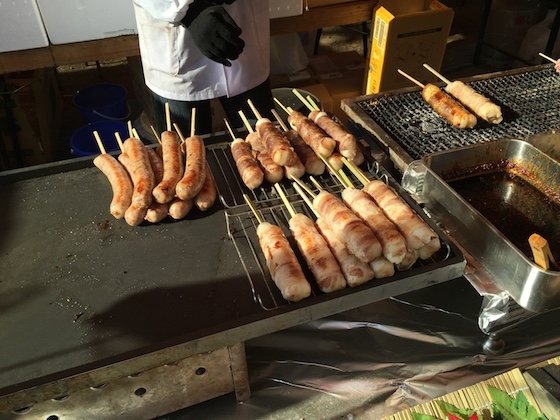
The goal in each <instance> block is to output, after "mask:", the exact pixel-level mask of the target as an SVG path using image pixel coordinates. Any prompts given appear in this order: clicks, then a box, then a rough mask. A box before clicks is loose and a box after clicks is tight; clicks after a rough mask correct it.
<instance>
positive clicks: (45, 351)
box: [0, 136, 465, 398]
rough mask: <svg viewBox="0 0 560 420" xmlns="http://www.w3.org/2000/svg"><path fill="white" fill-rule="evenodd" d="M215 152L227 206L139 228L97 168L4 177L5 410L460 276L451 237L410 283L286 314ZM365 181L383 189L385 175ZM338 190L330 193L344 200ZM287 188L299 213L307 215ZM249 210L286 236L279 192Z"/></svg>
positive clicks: (380, 283) (1, 368) (0, 381)
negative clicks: (63, 384) (113, 207)
mask: <svg viewBox="0 0 560 420" xmlns="http://www.w3.org/2000/svg"><path fill="white" fill-rule="evenodd" d="M215 140H219V138H218V137H217V136H216V139H215ZM207 149H208V154H207V156H208V162H209V165H210V167H211V169H212V172H213V174H214V175H215V178H216V182H217V185H218V189H219V191H220V194H221V195H222V197H221V201H222V204H223V206H220V205H216V206H215V208H213V209H211V210H210V211H209V212H208V214H204V215H202V214H200V213H198V212H196V211H194V212H193V213H192V214H190V215H189V216H188V217H187V218H186V219H184V220H181V221H164V222H162V223H159V224H154V225H149V226H141V227H137V228H131V227H129V226H128V225H126V223H124V221H119V220H113V219H112V218H111V217H110V215H109V213H108V204H109V201H110V196H111V192H110V188H108V183H107V181H106V180H105V179H104V177H103V175H102V174H101V173H100V171H98V170H97V169H96V168H94V167H92V166H93V165H92V163H91V159H75V160H70V161H64V162H59V163H56V164H53V165H45V166H40V167H34V168H31V169H29V170H22V171H15V172H14V173H3V174H1V176H0V198H2V202H3V203H4V204H5V205H4V206H3V207H2V215H3V220H6V221H7V223H6V224H4V225H3V226H2V229H1V230H2V235H0V238H1V239H0V251H1V252H0V273H2V279H1V280H2V281H0V295H1V296H3V301H2V302H3V303H2V311H0V327H1V328H0V350H1V352H0V353H2V354H3V355H4V356H6V357H3V358H2V359H1V360H2V361H1V362H0V372H1V373H2V375H0V398H1V397H2V396H5V395H9V394H11V393H12V392H16V391H21V390H25V391H27V390H29V389H39V388H36V387H38V386H40V385H43V384H46V383H49V382H52V381H66V378H68V377H75V376H76V375H78V376H80V379H81V382H80V383H79V384H78V385H80V384H81V385H82V386H83V385H84V384H88V385H95V383H93V381H94V379H96V382H98V383H99V380H100V378H103V380H102V382H106V381H110V380H112V379H114V378H115V377H118V375H123V374H131V373H134V372H140V371H143V370H146V369H148V368H151V367H157V366H161V365H163V364H165V363H170V362H173V361H176V360H178V359H179V358H183V357H188V356H190V355H192V354H197V353H200V352H204V351H210V350H213V349H216V348H220V347H223V346H226V345H231V344H234V343H237V342H239V341H245V340H247V339H250V338H254V337H258V336H261V335H265V334H268V333H270V332H274V331H278V330H280V329H283V328H288V327H290V326H294V325H298V324H301V323H304V322H308V321H311V320H313V319H318V318H322V317H325V316H328V315H332V314H334V313H338V312H341V311H344V310H348V309H351V308H355V307H358V306H362V305H365V304H367V303H371V302H374V301H377V300H380V299H385V298H388V297H391V296H396V295H399V294H403V293H406V292H409V291H412V290H417V289H419V288H424V287H428V286H430V285H433V284H436V283H440V282H444V281H447V280H451V279H453V278H457V277H459V276H461V275H462V273H463V268H464V266H465V260H464V257H463V255H462V254H461V252H460V251H459V250H458V248H456V247H455V246H454V245H453V244H452V243H450V242H449V240H448V239H447V238H445V237H444V236H442V242H443V243H444V247H443V249H442V251H441V253H438V254H437V255H435V256H434V257H433V258H432V259H430V260H429V261H425V262H421V263H420V262H419V263H418V264H416V265H415V266H414V267H412V268H411V269H410V270H408V271H403V272H398V273H397V274H395V275H394V276H393V277H391V278H386V279H378V280H377V281H371V282H370V283H368V284H366V285H363V286H360V287H356V288H352V289H351V288H346V289H345V290H341V291H338V292H335V293H331V294H324V293H321V292H319V291H315V293H314V295H313V296H311V297H310V298H308V299H304V300H303V301H300V302H297V303H295V304H291V303H288V302H286V301H284V300H283V299H282V298H281V297H280V296H279V293H278V291H277V289H276V287H275V286H274V284H273V283H272V281H271V279H270V275H269V273H268V269H267V268H266V264H265V263H264V261H263V256H262V252H261V251H260V249H259V248H258V239H257V237H256V231H255V228H256V219H255V217H254V215H253V214H252V213H251V212H250V211H249V208H248V206H247V205H245V204H244V202H243V201H240V197H242V193H243V192H244V190H243V189H242V188H239V180H238V175H237V174H236V173H234V172H232V171H231V169H232V168H233V166H232V164H231V161H230V159H231V153H230V151H229V143H217V142H215V143H214V144H213V143H212V142H210V143H209V145H208V146H207ZM367 171H368V175H369V176H370V177H378V178H382V179H385V180H388V178H385V177H383V173H382V172H383V170H382V168H380V167H379V166H378V165H377V166H376V165H375V164H372V166H370V167H368V169H367ZM329 178H330V177H328V176H325V177H324V178H323V179H322V180H321V183H322V185H324V186H325V187H327V188H328V189H329V190H331V191H335V190H336V188H339V189H340V184H338V185H337V184H336V183H335V181H334V180H333V179H332V178H331V179H329ZM391 182H393V183H394V180H392V181H391ZM282 184H283V188H285V189H286V192H287V195H288V197H289V198H290V201H291V202H293V204H294V205H295V206H296V208H297V209H298V211H308V210H305V209H304V207H305V206H304V205H303V203H302V200H301V199H298V198H297V197H296V195H295V191H294V190H293V189H292V188H293V187H291V186H290V185H289V183H288V182H283V183H282ZM356 185H358V184H356ZM393 186H394V187H396V188H400V187H399V186H398V185H397V184H395V183H394V184H393ZM399 191H400V192H401V193H402V194H404V198H405V199H407V200H409V204H411V203H412V204H413V205H414V203H413V202H412V199H411V198H410V197H408V196H407V195H406V193H405V192H404V191H403V190H402V189H399ZM251 197H252V199H253V200H254V201H255V202H256V204H257V206H258V208H259V211H260V212H261V214H262V215H263V217H264V218H265V219H266V220H269V221H271V222H273V223H277V224H278V225H280V226H281V228H282V229H283V230H284V231H285V233H286V234H287V235H289V231H288V229H287V226H286V220H287V211H286V208H285V206H283V205H282V202H281V201H280V199H279V198H278V197H276V196H274V195H272V194H271V186H270V185H265V186H264V187H263V188H259V189H257V190H255V191H253V192H252V195H251ZM416 209H417V210H420V209H419V207H418V206H417V205H416ZM424 216H426V215H425V214H424ZM427 221H428V222H429V223H430V224H431V225H432V227H433V228H434V229H435V230H436V232H438V233H439V234H440V235H443V234H442V233H441V231H440V230H439V229H438V228H437V226H435V225H434V222H432V221H431V220H427ZM296 252H297V251H296ZM88 372H95V375H96V378H93V377H89V376H87V377H86V375H87V373H88ZM88 381H90V382H92V383H91V384H90V383H89V382H88ZM67 385H68V386H69V387H70V386H72V385H71V383H70V382H68V383H67ZM24 394H25V392H24ZM45 395H47V394H45ZM54 396H56V395H54Z"/></svg>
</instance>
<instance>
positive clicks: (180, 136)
mask: <svg viewBox="0 0 560 420" xmlns="http://www.w3.org/2000/svg"><path fill="white" fill-rule="evenodd" d="M173 128H174V129H175V131H176V132H177V135H178V136H179V140H181V143H184V142H185V136H184V135H183V132H182V131H181V129H180V128H179V126H178V125H177V124H176V123H173Z"/></svg>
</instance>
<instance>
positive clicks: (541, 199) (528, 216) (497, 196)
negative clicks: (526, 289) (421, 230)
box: [448, 170, 560, 261]
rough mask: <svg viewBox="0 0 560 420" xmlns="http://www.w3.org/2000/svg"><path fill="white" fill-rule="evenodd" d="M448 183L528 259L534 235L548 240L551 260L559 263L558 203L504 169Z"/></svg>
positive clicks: (559, 211)
mask: <svg viewBox="0 0 560 420" xmlns="http://www.w3.org/2000/svg"><path fill="white" fill-rule="evenodd" d="M448 184H449V185H450V186H451V187H452V188H453V189H454V190H455V191H456V192H457V193H458V194H459V195H460V196H461V197H463V199H465V200H466V201H467V202H468V203H469V204H470V205H472V206H473V207H474V208H475V209H476V210H478V211H479V212H480V213H481V214H482V215H483V216H484V217H485V218H486V219H488V221H490V223H492V224H493V225H494V226H495V227H496V228H497V229H498V230H499V231H500V232H501V233H502V234H503V235H504V236H505V237H506V238H508V239H509V240H510V242H512V243H513V244H514V245H515V246H516V247H517V248H518V249H519V250H520V251H521V252H523V253H524V254H525V255H526V256H527V257H528V258H529V259H530V260H533V254H532V252H531V246H530V245H529V241H528V239H529V236H531V234H533V233H538V234H540V235H541V236H543V237H544V238H545V239H546V240H547V241H548V244H549V246H550V249H551V251H552V255H553V256H554V259H555V260H556V261H559V254H560V221H559V218H560V203H558V202H557V201H554V200H552V199H551V198H550V197H548V196H547V195H546V194H544V193H543V192H542V191H540V190H539V189H537V188H536V187H535V186H533V185H531V183H529V182H528V181H526V180H525V179H523V178H522V177H520V176H517V175H514V174H512V173H510V172H508V171H506V170H499V171H496V172H490V173H483V174H479V175H475V176H469V177H468V178H463V179H458V180H452V181H448Z"/></svg>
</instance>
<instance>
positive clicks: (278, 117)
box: [270, 109, 288, 131]
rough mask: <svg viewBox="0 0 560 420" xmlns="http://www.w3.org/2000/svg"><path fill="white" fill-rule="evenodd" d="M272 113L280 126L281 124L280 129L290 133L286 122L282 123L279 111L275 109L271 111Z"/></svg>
mask: <svg viewBox="0 0 560 420" xmlns="http://www.w3.org/2000/svg"><path fill="white" fill-rule="evenodd" d="M270 112H272V115H274V118H276V121H278V124H280V127H282V129H283V130H284V131H288V127H287V126H286V124H285V123H284V121H282V118H281V117H280V115H279V114H278V111H276V110H275V109H271V110H270Z"/></svg>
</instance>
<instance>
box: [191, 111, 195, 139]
mask: <svg viewBox="0 0 560 420" xmlns="http://www.w3.org/2000/svg"><path fill="white" fill-rule="evenodd" d="M195 126H196V108H193V109H192V110H191V137H193V136H194V135H195V133H196V132H195V129H194V128H195Z"/></svg>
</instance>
